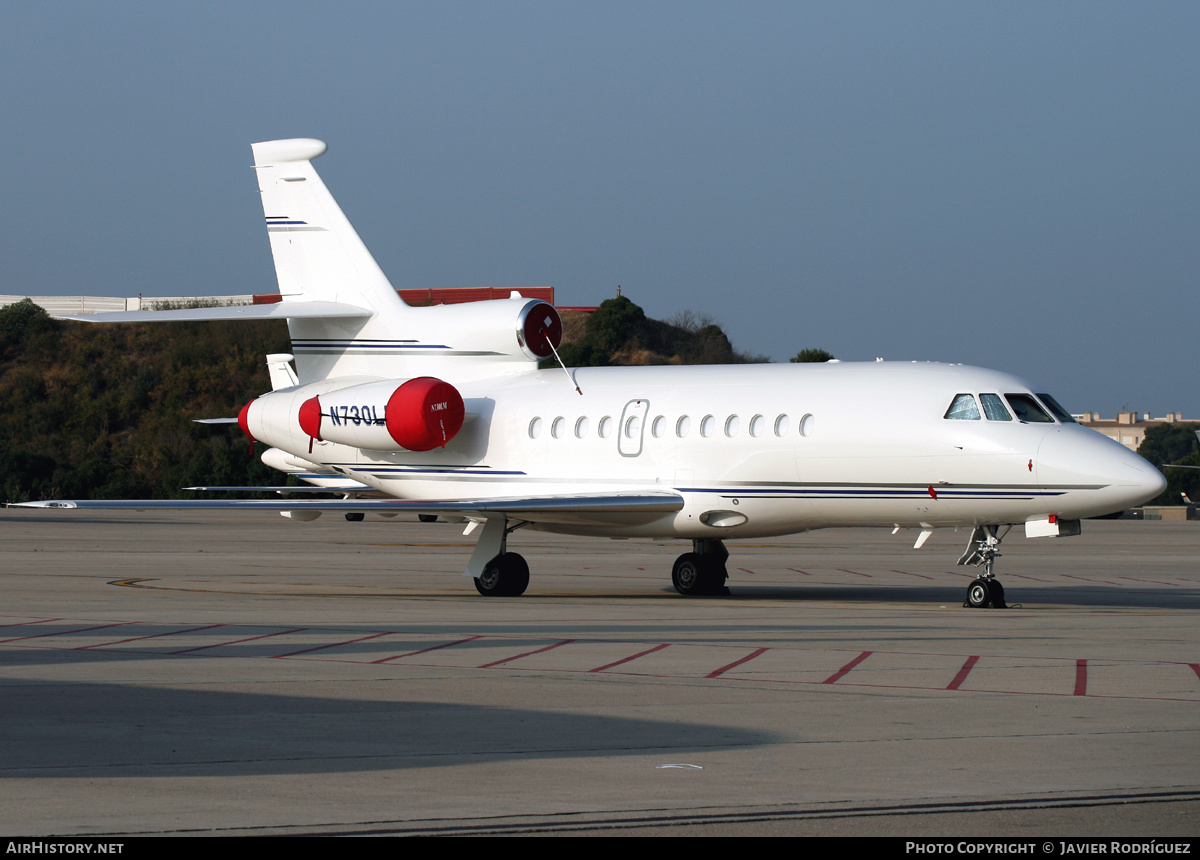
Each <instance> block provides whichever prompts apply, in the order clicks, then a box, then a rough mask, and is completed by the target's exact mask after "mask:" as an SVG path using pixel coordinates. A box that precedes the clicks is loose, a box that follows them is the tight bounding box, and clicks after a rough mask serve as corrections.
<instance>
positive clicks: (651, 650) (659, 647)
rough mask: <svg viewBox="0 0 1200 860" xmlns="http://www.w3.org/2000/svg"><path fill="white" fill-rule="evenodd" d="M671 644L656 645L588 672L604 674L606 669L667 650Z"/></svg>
mask: <svg viewBox="0 0 1200 860" xmlns="http://www.w3.org/2000/svg"><path fill="white" fill-rule="evenodd" d="M670 644H671V643H669V642H664V643H662V644H661V645H655V646H654V647H653V648H647V649H646V650H645V651H639V652H638V653H636V654H633V655H631V656H629V657H622V658H621V659H620V660H617V661H615V662H612V663H605V664H604V665H603V666H597V667H596V668H595V669H588V671H589V672H603V671H604V670H605V669H611V668H612V667H613V666H620V665H621V664H622V663H629V662H630V661H632V660H636V659H637V658H638V657H645V656H646V655H647V654H653V653H654V652H655V651H661V650H662V649H664V648H666V647H667V646H668V645H670Z"/></svg>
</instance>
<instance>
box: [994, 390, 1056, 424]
mask: <svg viewBox="0 0 1200 860" xmlns="http://www.w3.org/2000/svg"><path fill="white" fill-rule="evenodd" d="M1004 399H1005V400H1007V401H1008V405H1009V406H1011V407H1012V410H1013V412H1015V413H1016V415H1017V420H1018V421H1024V422H1025V423H1027V424H1053V423H1054V419H1053V418H1051V417H1050V416H1049V415H1048V414H1047V413H1046V410H1045V409H1043V408H1042V407H1041V405H1040V404H1039V403H1038V402H1037V401H1036V400H1034V399H1033V395H1032V394H1005V395H1004Z"/></svg>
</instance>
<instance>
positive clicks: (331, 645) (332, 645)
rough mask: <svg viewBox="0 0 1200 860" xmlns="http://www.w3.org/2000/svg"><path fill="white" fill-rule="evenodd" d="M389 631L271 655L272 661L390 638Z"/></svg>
mask: <svg viewBox="0 0 1200 860" xmlns="http://www.w3.org/2000/svg"><path fill="white" fill-rule="evenodd" d="M391 635H392V633H391V631H390V630H389V631H388V632H386V633H372V634H371V635H370V636H359V637H358V638H357V639H347V640H346V641H345V642H330V643H329V644H328V645H317V646H314V647H312V648H303V649H301V650H299V651H293V652H291V653H290V654H272V655H271V659H272V660H278V659H280V658H282V657H296V656H298V655H300V654H311V653H312V652H313V651H324V650H325V649H326V648H336V647H337V646H339V645H353V644H354V643H355V642H366V641H367V640H368V639H378V638H379V637H380V636H391Z"/></svg>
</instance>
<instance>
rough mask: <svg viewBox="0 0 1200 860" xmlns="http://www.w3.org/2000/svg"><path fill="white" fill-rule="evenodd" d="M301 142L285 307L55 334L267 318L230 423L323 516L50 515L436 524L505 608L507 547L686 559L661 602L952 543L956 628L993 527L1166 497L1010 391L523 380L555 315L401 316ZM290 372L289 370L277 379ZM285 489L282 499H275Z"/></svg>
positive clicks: (682, 371) (519, 311)
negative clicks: (812, 559) (857, 558)
mask: <svg viewBox="0 0 1200 860" xmlns="http://www.w3.org/2000/svg"><path fill="white" fill-rule="evenodd" d="M325 149H326V147H325V144H324V143H322V142H320V141H317V140H309V139H298V140H276V141H269V142H265V143H256V144H254V145H253V150H254V162H255V169H256V171H257V175H258V185H259V190H260V191H261V193H262V203H263V210H264V213H265V215H266V223H267V232H268V234H269V238H270V242H271V252H272V254H273V255H274V260H275V269H276V273H277V275H278V278H279V292H280V300H279V301H278V302H277V303H274V304H264V305H252V306H247V307H225V308H196V309H187V310H174V311H146V312H126V313H108V314H95V315H88V316H78V317H68V318H69V319H78V320H85V321H88V322H123V321H138V322H142V321H147V320H214V319H224V320H227V319H286V320H287V322H288V328H289V331H290V333H291V340H292V355H282V356H268V365H269V368H270V371H271V378H272V387H273V390H272V391H270V392H269V393H266V394H264V395H262V396H261V397H258V398H257V399H255V400H253V401H252V402H250V403H249V404H247V405H246V406H245V407H244V408H242V410H241V413H240V415H239V417H238V423H239V424H240V425H241V428H242V430H243V431H244V432H245V433H246V434H247V435H249V436H250V437H251V438H253V439H255V440H259V441H261V442H263V443H265V444H267V445H270V446H271V447H270V449H269V450H268V451H266V453H265V454H263V460H264V462H266V463H267V464H268V465H270V466H273V467H275V468H277V469H280V470H281V471H284V472H287V473H290V474H294V475H296V476H297V477H299V478H301V479H303V480H305V481H307V482H308V483H309V484H311V485H312V488H311V490H312V491H317V490H319V489H325V490H329V491H333V492H335V493H336V494H338V495H340V496H341V498H339V499H319V498H312V497H310V498H302V499H297V498H294V497H288V498H282V499H280V500H233V501H216V500H203V499H198V500H185V501H152V502H151V501H51V502H35V503H29V504H32V505H35V506H49V507H68V508H84V507H91V508H118V507H119V508H138V509H158V508H181V509H197V508H199V509H205V508H237V509H266V510H277V511H280V512H282V513H284V514H285V515H286V516H290V517H292V518H294V519H312V518H314V517H316V516H319V515H320V513H322V512H341V513H345V514H349V515H352V516H353V517H354V518H357V519H361V518H362V515H363V514H365V513H368V512H375V513H383V514H385V515H394V514H396V513H399V512H411V513H417V514H421V515H422V518H423V519H430V518H433V517H437V518H439V519H442V520H448V521H451V522H460V523H463V524H465V525H466V530H467V532H468V533H470V532H472V531H475V530H478V531H479V533H480V534H479V539H478V543H477V545H476V547H475V550H474V553H473V554H472V555H471V558H470V560H469V562H468V563H467V567H466V575H468V576H470V577H472V578H473V579H474V581H475V586H476V588H477V589H478V590H479V592H480V593H481V594H484V595H489V596H491V595H495V596H516V595H519V594H522V593H523V592H524V591H525V589H526V586H527V585H528V582H529V567H528V565H527V564H526V562H525V560H524V559H523V558H522V557H521V556H520V555H518V554H516V553H514V552H510V551H509V550H508V546H507V541H508V537H509V535H510V534H511V533H512V532H513V531H515V530H516V529H520V528H531V529H539V530H544V531H550V532H561V533H566V534H577V535H602V536H608V537H614V538H654V539H663V538H685V539H690V540H691V541H692V551H691V552H688V553H684V554H683V555H681V556H679V558H678V559H677V560H676V561H675V565H674V569H673V571H672V581H673V583H674V586H675V588H676V589H677V590H678V591H679V592H680V593H682V594H685V595H712V594H721V593H727V590H726V588H725V579H726V571H725V561H726V559H727V557H728V552H727V551H726V549H725V545H724V542H725V541H726V540H728V539H733V538H749V537H764V536H771V535H785V534H792V533H796V532H802V531H806V530H809V529H818V528H827V527H832V526H886V527H891V528H893V529H895V530H899V529H901V528H910V529H919V530H920V534H919V537H918V538H917V540H916V546H917V547H920V546H921V545H922V544H923V543H924V542H925V540H926V539H927V538H928V537H929V535H930V534H931V533H932V532H933V530H934V529H937V528H962V527H967V528H970V529H971V538H970V542H969V545H968V547H967V551H966V552H965V553H964V554H963V556H962V558H961V559H960V560H959V563H960V564H970V565H975V566H976V567H977V568H981V574H980V576H979V577H978V578H977V579H976V580H974V581H973V582H972V583H971V585H970V586H969V588H968V590H967V599H966V604H967V605H971V606H977V607H985V606H989V605H993V606H1004V605H1005V603H1004V592H1003V588H1002V587H1001V586H1000V584H999V583H998V582H997V581H996V579H995V576H994V572H993V565H994V562H995V560H996V558H997V557H998V556H999V551H998V548H999V545H1000V541H1001V539H1002V538H1003V537H1004V536H1005V535H1006V534H1007V532H1008V530H1009V529H1011V528H1012V526H1013V525H1022V526H1023V527H1024V529H1025V533H1026V535H1027V536H1029V537H1055V536H1057V537H1061V536H1068V535H1075V534H1078V533H1079V531H1080V520H1081V519H1082V518H1085V517H1092V516H1098V515H1102V514H1108V513H1112V512H1114V511H1118V510H1122V509H1124V508H1127V507H1130V506H1133V505H1136V504H1139V503H1141V502H1144V501H1146V500H1147V499H1150V498H1152V497H1153V496H1156V495H1158V494H1159V493H1160V492H1162V490H1163V487H1164V486H1165V481H1164V479H1163V476H1162V474H1161V473H1160V472H1159V471H1158V470H1157V469H1155V468H1154V467H1153V466H1151V465H1150V464H1149V463H1147V462H1146V461H1145V460H1143V459H1142V458H1141V457H1139V456H1137V455H1136V454H1134V453H1132V452H1131V451H1129V450H1127V449H1125V448H1124V447H1122V446H1121V445H1119V444H1117V443H1116V442H1113V441H1112V440H1110V439H1107V438H1106V437H1104V436H1102V435H1101V434H1099V433H1096V432H1095V431H1092V430H1089V429H1087V428H1084V427H1081V426H1080V425H1079V424H1077V423H1075V422H1074V421H1072V420H1071V417H1070V415H1069V414H1067V412H1066V411H1064V410H1063V409H1062V408H1061V407H1060V406H1059V405H1058V403H1056V402H1055V401H1054V399H1053V398H1051V397H1050V396H1049V395H1047V394H1044V393H1042V390H1041V388H1040V387H1039V386H1035V385H1032V384H1030V383H1029V382H1026V381H1024V380H1022V379H1018V378H1016V377H1013V376H1010V375H1008V374H1005V373H997V372H995V371H991V370H982V369H979V368H974V367H964V366H962V365H947V364H937V363H931V362H911V363H910V362H883V361H877V362H870V363H849V362H836V361H833V362H828V363H825V364H768V365H738V366H720V367H701V366H696V367H606V368H579V369H574V370H569V371H568V370H567V369H566V368H557V367H556V368H553V369H550V370H539V369H538V362H539V361H540V360H542V359H545V358H550V357H552V356H557V351H556V348H557V346H558V345H559V342H560V340H561V337H562V325H561V321H560V319H559V316H558V313H557V312H556V311H555V309H554V308H553V307H552V306H550V305H549V304H546V303H545V302H542V301H537V300H534V299H526V298H523V297H521V296H520V295H519V294H518V293H516V292H514V293H513V294H512V296H511V298H509V299H499V300H493V301H483V302H475V303H470V304H458V305H449V306H435V307H409V306H407V305H406V304H405V303H404V302H403V301H402V300H401V299H400V297H399V296H398V295H397V293H396V290H395V289H394V288H393V287H392V285H391V284H390V283H389V282H388V279H387V278H386V277H385V276H384V274H383V272H382V271H381V270H380V269H379V266H378V265H377V264H376V262H375V260H374V258H373V257H372V256H371V254H370V252H369V251H368V250H367V248H366V247H365V246H364V245H363V243H362V241H361V240H360V239H359V237H358V234H357V233H356V232H355V231H354V229H353V227H351V225H350V222H349V221H348V220H347V219H346V217H345V216H344V215H343V214H342V211H341V209H340V208H339V207H338V205H337V203H336V202H335V201H334V199H333V197H332V196H331V195H330V193H329V191H328V190H327V189H326V187H325V184H324V183H323V182H322V181H321V179H320V177H319V176H318V175H317V173H316V171H315V170H314V168H313V166H312V160H313V159H315V158H316V157H318V156H320V155H322V154H323V153H324V152H325ZM293 360H294V363H295V365H294V369H293V366H292V361H293ZM293 491H294V490H293Z"/></svg>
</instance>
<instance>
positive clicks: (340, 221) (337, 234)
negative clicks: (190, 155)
mask: <svg viewBox="0 0 1200 860" xmlns="http://www.w3.org/2000/svg"><path fill="white" fill-rule="evenodd" d="M251 148H252V149H253V150H254V169H255V172H256V173H257V174H258V190H259V192H260V193H261V194H262V204H263V214H264V215H265V216H266V219H267V235H268V237H269V239H270V241H271V254H272V256H273V257H274V259H275V274H276V276H277V277H278V278H279V293H280V295H281V296H282V297H283V301H284V302H289V303H290V302H318V301H326V302H339V303H342V304H346V305H354V306H357V307H361V308H367V309H369V310H371V311H372V312H373V315H372V316H370V317H368V318H365V319H364V318H360V319H355V320H344V319H341V320H339V319H328V318H327V319H322V318H317V319H289V320H288V330H289V331H290V333H291V336H292V352H293V353H294V354H295V356H296V372H297V374H298V376H299V379H300V381H301V382H312V381H314V380H317V379H325V378H327V377H330V376H341V375H349V374H362V373H368V372H370V369H369V368H368V367H367V366H366V362H365V361H364V359H363V356H362V355H361V350H360V349H358V348H357V346H358V345H360V344H362V343H371V344H372V345H374V344H385V343H388V342H390V341H392V340H393V339H394V338H396V337H397V331H398V330H399V328H400V325H399V321H400V319H401V317H402V316H403V315H404V314H405V312H406V311H407V310H409V308H408V306H407V305H405V304H404V302H403V301H402V300H401V298H400V296H399V295H398V294H397V293H396V291H395V289H393V287H392V285H391V283H390V282H389V281H388V279H387V276H386V275H384V274H383V271H382V270H381V269H380V268H379V264H378V263H376V262H375V258H374V257H372V256H371V252H370V251H368V250H367V247H366V245H364V244H363V242H362V239H360V238H359V237H358V233H357V232H356V231H355V230H354V227H352V226H351V225H350V221H349V220H348V219H347V218H346V216H345V215H344V214H343V213H342V210H341V208H340V207H339V206H338V204H337V201H335V200H334V199H333V195H332V194H330V193H329V189H328V188H326V187H325V183H324V182H322V181H321V177H320V176H318V175H317V171H316V169H315V168H314V167H313V165H312V160H313V159H314V158H317V157H318V156H320V155H323V154H324V153H325V149H326V147H325V144H324V143H323V142H322V141H319V140H312V139H311V138H295V139H292V140H269V141H265V142H263V143H255V144H251Z"/></svg>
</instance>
